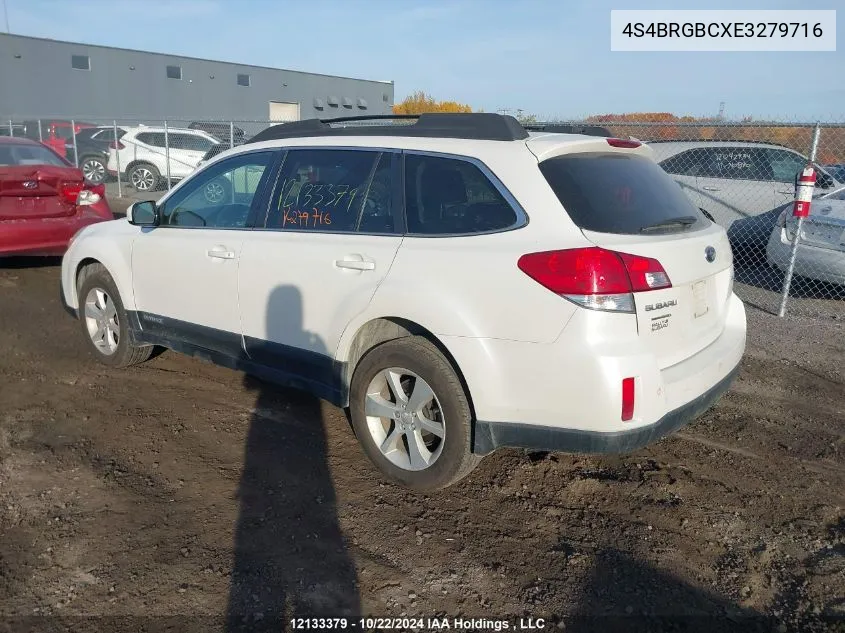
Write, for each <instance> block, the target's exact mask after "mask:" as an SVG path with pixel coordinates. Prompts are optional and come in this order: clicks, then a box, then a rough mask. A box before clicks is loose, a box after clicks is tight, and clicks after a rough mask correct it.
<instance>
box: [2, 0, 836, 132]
mask: <svg viewBox="0 0 845 633" xmlns="http://www.w3.org/2000/svg"><path fill="white" fill-rule="evenodd" d="M3 1H4V0H0V3H2V2H3ZM5 2H6V5H7V11H8V18H9V26H10V30H11V32H12V33H17V34H20V35H31V36H36V37H46V38H52V39H59V40H68V41H75V42H84V43H88V44H101V45H108V46H118V47H122V48H132V49H140V50H148V51H155V52H160V53H170V54H174V55H186V56H191V57H201V58H208V59H216V60H223V61H231V62H236V63H243V64H254V65H260V66H272V67H278V68H289V69H294V70H303V71H310V72H320V73H326V74H333V75H343V76H350V77H361V78H366V79H379V80H393V81H394V82H395V90H396V101H397V102H398V101H400V100H401V99H402V98H403V97H404V96H406V95H407V94H409V93H411V92H414V91H416V90H423V91H425V92H427V93H429V94H431V95H432V96H434V97H435V98H437V99H441V100H457V101H460V102H463V103H467V104H469V105H470V106H472V107H473V108H474V109H483V110H485V111H488V112H492V111H497V110H500V109H511V110H516V109H521V110H523V112H524V113H526V114H534V115H536V116H537V117H538V118H539V119H541V120H542V119H554V118H564V119H565V118H573V117H582V116H588V115H593V114H604V113H624V112H672V113H674V114H678V115H684V114H690V115H695V116H702V115H714V114H716V113H717V112H718V110H719V103H720V102H722V101H724V102H725V116H726V117H728V118H731V119H737V118H740V117H743V116H752V117H753V118H754V119H771V118H778V119H785V120H795V121H797V120H815V119H820V120H826V121H830V120H840V121H841V120H843V117H845V41H843V38H845V36H842V37H840V42H839V44H838V50H837V51H836V52H824V53H806V52H805V53H781V52H778V53H768V52H763V53H692V52H689V53H686V52H685V53H678V52H674V53H662V52H649V53H634V52H611V50H610V10H611V9H671V8H675V9H680V8H688V9H731V8H743V9H796V8H799V7H798V4H796V3H795V2H794V1H792V2H790V1H788V0H786V1H783V0H768V1H757V0H745V1H744V2H742V3H741V6H737V3H736V2H735V1H734V2H725V1H721V0H709V1H708V0H699V2H691V1H688V0H676V1H675V2H671V1H669V0H665V1H663V2H654V1H651V0H639V1H636V2H628V1H626V0H615V1H609V0H522V1H516V0H452V1H447V0H429V1H428V2H425V1H419V0H392V1H391V0H366V1H365V0H345V1H344V0H144V1H139V0H5ZM800 4H801V7H800V8H804V9H809V8H812V9H837V8H838V9H840V11H838V13H837V31H838V32H839V33H845V29H842V28H841V27H842V25H843V20H845V17H843V16H845V2H843V1H842V0H807V1H806V2H802V3H800ZM837 5H839V6H837ZM0 18H2V16H0ZM4 27H5V24H3V23H2V22H0V28H4Z"/></svg>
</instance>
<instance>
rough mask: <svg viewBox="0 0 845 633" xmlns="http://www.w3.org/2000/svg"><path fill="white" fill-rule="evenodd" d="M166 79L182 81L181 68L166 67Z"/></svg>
mask: <svg viewBox="0 0 845 633" xmlns="http://www.w3.org/2000/svg"><path fill="white" fill-rule="evenodd" d="M167 78H168V79H182V67H181V66H168V67H167Z"/></svg>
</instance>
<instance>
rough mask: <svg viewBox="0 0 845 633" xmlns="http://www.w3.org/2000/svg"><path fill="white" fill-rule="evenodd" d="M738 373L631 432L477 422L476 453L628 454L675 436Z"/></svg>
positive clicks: (720, 392) (474, 442)
mask: <svg viewBox="0 0 845 633" xmlns="http://www.w3.org/2000/svg"><path fill="white" fill-rule="evenodd" d="M738 372H739V365H737V366H736V367H734V368H733V369H732V370H731V371H730V373H729V374H728V375H727V376H725V377H724V378H722V380H720V381H719V382H718V383H716V384H715V385H714V386H713V387H711V388H710V389H708V390H707V391H706V392H705V393H703V394H701V395H700V396H698V397H697V398H696V399H694V400H692V401H691V402H688V403H687V404H685V405H683V406H681V407H679V408H677V409H675V410H674V411H670V412H669V413H667V414H666V415H664V416H663V417H662V418H660V419H659V420H658V421H657V422H655V423H654V424H650V425H648V426H641V427H638V428H634V429H631V430H628V431H611V432H599V431H587V430H581V429H567V428H560V427H550V426H535V425H531V424H518V423H513V422H483V421H478V422H476V423H475V432H474V435H473V452H474V453H477V454H479V455H486V454H487V453H490V452H492V451H493V450H495V449H497V448H500V447H504V446H511V447H516V448H533V449H541V450H550V451H561V452H566V453H628V452H630V451H633V450H636V449H638V448H642V447H643V446H646V445H648V444H651V443H652V442H655V441H657V440H659V439H660V438H661V437H665V436H666V435H669V434H670V433H674V432H675V431H677V430H678V429H680V428H681V427H682V426H684V425H686V424H688V423H689V422H692V421H693V420H694V419H695V418H697V417H698V416H700V415H701V414H702V413H704V412H705V411H706V410H707V409H709V408H710V407H711V406H713V404H714V403H715V402H716V401H717V400H718V399H719V398H721V397H722V396H723V395H724V394H725V392H727V390H728V389H729V388H730V386H731V383H732V382H733V381H734V378H736V375H737V373H738Z"/></svg>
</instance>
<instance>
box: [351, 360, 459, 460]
mask: <svg viewBox="0 0 845 633" xmlns="http://www.w3.org/2000/svg"><path fill="white" fill-rule="evenodd" d="M364 414H365V415H366V418H367V427H368V429H369V431H370V435H371V436H372V439H373V441H374V442H375V444H376V446H378V448H379V450H380V451H381V453H382V455H384V456H385V457H386V458H387V459H388V460H389V461H390V462H391V463H392V464H394V465H395V466H398V467H399V468H402V469H404V470H411V471H419V470H425V469H426V468H428V467H430V466H431V465H432V464H434V462H436V461H437V458H438V457H440V454H441V453H442V451H443V445H444V440H445V439H446V426H445V424H444V422H445V421H444V417H443V409H442V407H441V406H440V402H439V400H438V399H437V396H436V395H435V393H434V390H433V389H432V388H431V386H430V385H429V384H428V383H427V382H426V381H425V380H423V379H422V378H420V377H419V376H418V375H417V374H415V373H414V372H412V371H410V370H408V369H403V368H401V367H390V368H387V369H385V370H383V371H381V372H379V373H378V374H377V375H376V376H375V377H374V378H373V379H372V380H371V381H370V385H369V387H368V388H367V396H366V399H365V401H364Z"/></svg>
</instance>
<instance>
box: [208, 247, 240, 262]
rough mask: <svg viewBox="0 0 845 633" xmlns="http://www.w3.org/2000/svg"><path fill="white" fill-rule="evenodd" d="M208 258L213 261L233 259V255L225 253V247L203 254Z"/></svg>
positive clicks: (230, 252)
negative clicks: (212, 258) (213, 259)
mask: <svg viewBox="0 0 845 633" xmlns="http://www.w3.org/2000/svg"><path fill="white" fill-rule="evenodd" d="M205 254H206V255H208V256H209V257H214V258H215V259H235V254H234V253H233V252H232V251H227V250H226V249H225V247H222V246H221V247H215V248H212V249H211V250H208V251H206V252H205Z"/></svg>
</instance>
